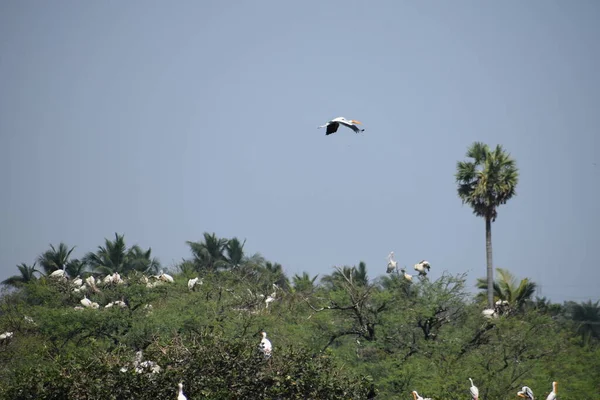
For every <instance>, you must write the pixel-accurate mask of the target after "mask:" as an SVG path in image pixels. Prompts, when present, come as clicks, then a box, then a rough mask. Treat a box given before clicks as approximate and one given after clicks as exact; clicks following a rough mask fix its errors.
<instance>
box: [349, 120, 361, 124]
mask: <svg viewBox="0 0 600 400" xmlns="http://www.w3.org/2000/svg"><path fill="white" fill-rule="evenodd" d="M350 121H352V122H354V123H355V124H359V125H362V123H361V122H360V121H357V120H355V119H351V120H350Z"/></svg>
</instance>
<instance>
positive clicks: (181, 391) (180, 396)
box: [177, 382, 187, 400]
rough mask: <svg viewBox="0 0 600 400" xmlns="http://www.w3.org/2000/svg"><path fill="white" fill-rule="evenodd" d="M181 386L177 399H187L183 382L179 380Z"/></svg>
mask: <svg viewBox="0 0 600 400" xmlns="http://www.w3.org/2000/svg"><path fill="white" fill-rule="evenodd" d="M177 386H178V387H179V394H178V395H177V400H187V397H185V394H183V382H179V384H178V385H177Z"/></svg>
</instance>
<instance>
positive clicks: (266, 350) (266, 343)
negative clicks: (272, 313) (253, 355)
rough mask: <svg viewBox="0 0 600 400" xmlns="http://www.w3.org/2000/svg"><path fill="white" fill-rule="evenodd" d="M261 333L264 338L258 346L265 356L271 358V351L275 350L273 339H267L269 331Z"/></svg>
mask: <svg viewBox="0 0 600 400" xmlns="http://www.w3.org/2000/svg"><path fill="white" fill-rule="evenodd" d="M260 334H261V335H262V339H261V341H260V345H259V346H258V348H259V350H260V351H261V352H262V353H263V354H264V355H265V358H270V357H271V352H272V351H273V345H272V344H271V341H270V340H269V339H267V332H265V331H261V332H260Z"/></svg>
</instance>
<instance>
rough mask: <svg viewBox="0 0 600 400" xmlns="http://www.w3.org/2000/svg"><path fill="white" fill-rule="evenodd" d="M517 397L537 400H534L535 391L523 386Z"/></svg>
mask: <svg viewBox="0 0 600 400" xmlns="http://www.w3.org/2000/svg"><path fill="white" fill-rule="evenodd" d="M517 396H519V397H523V398H524V399H529V400H535V399H534V398H533V390H531V388H530V387H529V386H523V388H522V389H521V390H519V391H518V392H517Z"/></svg>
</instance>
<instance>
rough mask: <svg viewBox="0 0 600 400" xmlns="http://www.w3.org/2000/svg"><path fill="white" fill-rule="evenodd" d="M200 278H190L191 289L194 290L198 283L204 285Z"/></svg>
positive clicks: (189, 286)
mask: <svg viewBox="0 0 600 400" xmlns="http://www.w3.org/2000/svg"><path fill="white" fill-rule="evenodd" d="M198 279H199V278H198V277H195V278H194V279H190V280H189V281H188V289H189V290H194V287H195V286H196V285H197V284H198V285H202V284H203V282H202V281H200V282H198Z"/></svg>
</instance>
